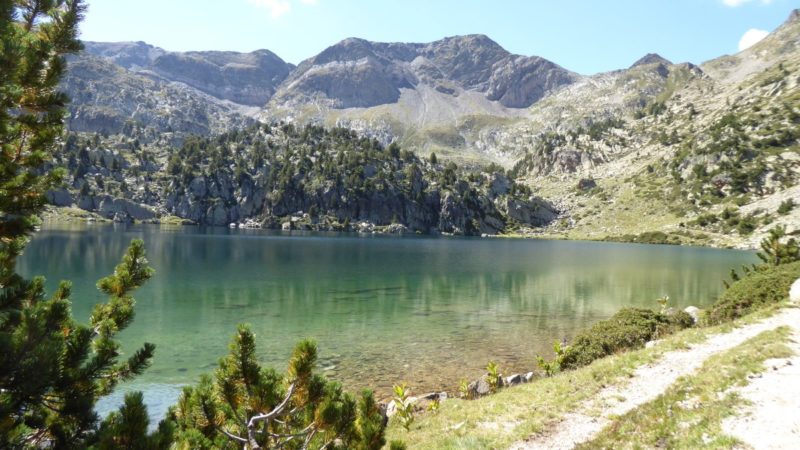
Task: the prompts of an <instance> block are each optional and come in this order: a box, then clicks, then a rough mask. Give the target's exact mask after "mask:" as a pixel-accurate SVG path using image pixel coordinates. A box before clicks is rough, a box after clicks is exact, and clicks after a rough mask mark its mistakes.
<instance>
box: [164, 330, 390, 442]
mask: <svg viewBox="0 0 800 450" xmlns="http://www.w3.org/2000/svg"><path fill="white" fill-rule="evenodd" d="M316 360H317V347H316V345H315V344H314V343H313V342H310V341H302V342H300V343H299V344H297V346H296V348H295V350H294V353H293V354H292V357H291V359H290V360H289V367H288V370H287V372H286V374H279V373H278V372H276V371H275V370H273V369H271V368H262V367H261V366H260V365H259V364H258V361H257V359H256V346H255V335H254V334H253V333H252V332H251V331H250V329H249V327H247V326H246V325H240V326H239V330H238V332H237V333H236V335H235V337H234V339H233V341H232V343H231V346H230V354H229V355H228V356H227V357H226V358H224V359H222V360H221V361H220V363H219V368H218V369H217V371H216V373H215V375H214V378H213V379H212V378H211V377H210V376H207V375H206V376H203V377H202V378H201V380H200V383H199V384H198V385H197V386H196V387H187V388H185V389H184V391H183V394H182V396H181V398H180V400H179V401H178V404H177V405H176V406H175V407H174V408H173V409H172V410H171V411H170V416H171V419H172V420H174V421H175V424H176V428H177V430H176V437H177V444H178V447H179V448H193V449H211V448H246V449H249V450H255V449H267V448H295V449H299V448H303V449H305V448H328V449H354V450H378V449H380V448H382V447H383V445H384V444H385V443H386V441H385V439H384V429H385V419H384V416H383V415H382V414H381V412H380V411H379V409H378V406H377V404H376V402H375V399H374V398H373V396H372V393H371V392H369V391H365V392H364V393H362V395H361V397H360V399H359V400H358V401H356V399H355V398H354V397H353V396H352V395H350V394H348V393H345V392H343V391H342V387H341V386H340V385H339V384H338V383H334V382H329V381H326V380H325V379H324V378H323V377H322V376H320V375H316V374H314V373H313V369H314V366H315V364H316Z"/></svg>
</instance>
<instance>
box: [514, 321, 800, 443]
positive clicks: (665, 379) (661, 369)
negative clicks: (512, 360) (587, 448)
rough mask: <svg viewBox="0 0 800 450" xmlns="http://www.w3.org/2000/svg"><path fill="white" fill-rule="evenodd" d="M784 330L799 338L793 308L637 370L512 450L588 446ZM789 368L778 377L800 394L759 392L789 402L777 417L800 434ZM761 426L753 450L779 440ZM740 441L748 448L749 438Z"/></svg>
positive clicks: (799, 383) (798, 368)
mask: <svg viewBox="0 0 800 450" xmlns="http://www.w3.org/2000/svg"><path fill="white" fill-rule="evenodd" d="M781 326H790V327H793V328H794V329H795V332H796V333H800V330H798V328H797V327H800V309H798V308H789V309H786V310H784V311H782V312H780V313H779V314H778V315H776V316H773V317H770V318H768V319H765V320H762V321H760V322H758V323H755V324H752V325H746V326H743V327H741V328H737V329H735V330H733V331H731V332H730V333H725V334H718V335H714V336H711V337H710V338H708V339H707V340H706V341H705V342H702V343H700V344H696V345H694V346H693V347H691V348H690V349H689V350H686V351H676V352H670V353H667V354H665V355H664V356H663V357H662V358H661V359H660V360H658V361H657V362H655V363H653V364H650V365H646V366H643V367H640V368H639V369H637V370H636V372H635V373H634V375H633V377H631V379H630V380H629V381H628V382H627V383H626V384H625V385H624V386H615V387H610V388H607V389H604V390H603V391H601V392H600V393H599V394H598V395H597V396H596V397H595V398H594V399H592V400H590V401H588V402H586V403H585V404H584V405H583V406H582V407H581V408H580V409H579V411H577V412H574V413H570V414H567V415H565V416H564V418H563V419H562V420H561V421H560V422H559V423H557V424H555V425H554V426H552V427H551V428H550V429H549V430H548V431H546V432H544V433H541V434H537V435H534V436H531V437H530V438H529V439H527V440H526V441H524V442H518V443H516V444H514V445H512V446H511V448H512V449H571V448H573V447H574V446H575V445H577V444H580V443H583V442H586V441H589V440H591V439H592V438H594V437H595V436H596V435H597V434H598V433H599V432H600V431H602V430H603V428H604V427H605V426H606V425H608V424H610V423H611V418H612V417H613V416H618V415H621V414H625V413H627V412H628V411H631V410H633V409H634V408H637V407H639V406H641V405H643V404H645V403H647V402H650V401H652V400H655V399H656V398H657V397H658V396H659V395H660V394H661V393H663V392H664V391H665V390H666V389H667V388H668V387H669V386H670V385H671V384H673V383H674V382H675V381H676V380H677V379H678V378H679V377H681V376H684V375H689V374H691V373H692V372H694V371H695V370H697V369H698V368H699V367H700V366H701V365H702V364H703V362H705V360H706V359H708V358H709V357H710V356H712V355H714V354H717V353H721V352H724V351H726V350H730V349H731V348H733V347H736V346H737V345H739V344H741V343H743V342H745V341H746V340H748V339H750V338H753V337H755V336H756V335H758V334H760V333H762V332H764V331H767V330H773V329H775V328H778V327H781ZM795 359H797V358H795ZM784 361H785V360H784ZM789 368H791V369H790V370H785V371H784V372H780V370H781V369H779V370H778V371H775V372H776V373H777V372H780V373H781V374H786V375H787V376H789V377H791V376H792V373H793V374H794V377H795V378H793V380H792V383H794V385H793V389H796V391H795V394H793V395H786V389H785V381H784V386H783V387H781V385H780V384H778V385H777V386H766V385H768V384H770V383H775V381H771V379H770V380H767V381H765V382H764V383H763V384H764V386H761V389H762V391H769V392H770V393H771V394H773V395H774V396H775V397H776V398H779V397H784V398H785V400H786V401H787V404H786V410H785V411H784V412H781V413H779V414H783V417H784V418H786V419H790V418H791V419H794V424H795V428H794V431H793V432H794V433H798V432H800V427H796V425H797V422H798V421H800V409H798V403H797V399H798V398H800V394H798V392H800V380H799V379H798V378H797V377H800V360H798V361H796V362H793V364H792V365H791V366H789ZM768 376H773V374H772V373H770V374H769V375H767V374H765V375H764V376H763V377H764V378H767V377H768ZM760 384H761V383H760ZM779 391H782V392H779ZM753 395H762V393H760V392H754V393H753ZM763 407H764V408H766V407H769V408H772V407H773V405H772V404H769V403H765V404H764V406H763ZM792 408H793V409H792ZM790 410H791V411H792V413H791V415H790V413H789V412H788V411H790ZM593 411H595V412H596V411H600V413H599V414H598V413H595V414H592V412H593ZM763 421H764V422H765V423H764V424H763V426H764V427H765V428H763V430H770V431H769V432H765V431H754V432H752V433H749V434H750V435H752V437H753V438H757V439H758V441H755V442H757V444H758V445H754V447H758V448H761V447H762V445H761V443H762V441H763V439H761V437H762V436H764V434H765V433H766V434H770V433H772V434H779V433H776V432H775V431H776V427H777V425H778V424H776V421H775V420H767V419H764V420H763ZM751 423H752V424H754V423H755V421H753V422H748V423H747V427H750V426H751ZM733 426H735V427H737V428H743V427H742V426H740V425H739V424H733ZM753 426H754V425H753ZM790 427H791V426H790ZM790 429H791V428H790ZM787 432H788V431H787ZM741 439H742V440H744V441H745V442H748V440H747V439H746V438H745V437H742V438H741ZM795 439H797V434H795ZM794 442H795V443H797V442H798V441H797V440H795V441H794Z"/></svg>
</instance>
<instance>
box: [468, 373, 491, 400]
mask: <svg viewBox="0 0 800 450" xmlns="http://www.w3.org/2000/svg"><path fill="white" fill-rule="evenodd" d="M467 392H468V394H469V397H470V398H478V397H483V396H484V395H488V394H489V393H491V392H492V387H491V386H489V383H488V382H487V381H486V380H485V379H483V378H480V379H478V380H475V381H473V382H472V383H470V384H468V385H467Z"/></svg>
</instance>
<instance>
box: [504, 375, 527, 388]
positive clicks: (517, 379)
mask: <svg viewBox="0 0 800 450" xmlns="http://www.w3.org/2000/svg"><path fill="white" fill-rule="evenodd" d="M522 383H525V379H524V378H523V376H522V374H519V373H517V374H514V375H510V376H507V377H506V378H505V379H504V380H503V385H505V386H515V385H517V384H522Z"/></svg>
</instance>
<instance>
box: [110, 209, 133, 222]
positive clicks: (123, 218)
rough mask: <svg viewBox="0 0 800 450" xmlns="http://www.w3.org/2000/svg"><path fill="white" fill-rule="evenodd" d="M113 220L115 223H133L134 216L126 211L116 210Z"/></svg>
mask: <svg viewBox="0 0 800 450" xmlns="http://www.w3.org/2000/svg"><path fill="white" fill-rule="evenodd" d="M112 220H113V221H114V222H115V223H133V218H132V217H131V216H130V215H129V214H128V213H126V212H124V211H117V212H115V213H114V216H113V217H112Z"/></svg>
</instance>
